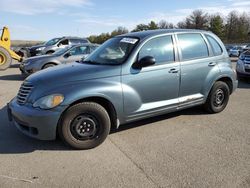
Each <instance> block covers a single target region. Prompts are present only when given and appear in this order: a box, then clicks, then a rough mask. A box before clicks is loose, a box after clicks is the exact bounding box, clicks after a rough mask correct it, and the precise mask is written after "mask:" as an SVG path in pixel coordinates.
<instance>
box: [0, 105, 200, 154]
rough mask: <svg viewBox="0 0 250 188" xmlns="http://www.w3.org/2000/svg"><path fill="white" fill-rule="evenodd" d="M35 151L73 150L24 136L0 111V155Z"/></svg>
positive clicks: (140, 123)
mask: <svg viewBox="0 0 250 188" xmlns="http://www.w3.org/2000/svg"><path fill="white" fill-rule="evenodd" d="M202 114H205V112H204V111H202V110H200V109H199V108H192V109H188V110H183V111H179V112H174V113H170V114H165V115H161V116H157V117H153V118H148V119H145V120H141V121H137V122H133V123H130V124H126V125H123V126H120V128H119V129H117V130H112V131H111V132H110V134H114V133H117V132H121V131H125V130H128V129H132V128H136V127H140V126H146V125H147V124H150V123H154V122H157V121H162V120H165V119H169V118H174V117H176V116H180V115H202ZM36 150H48V151H53V150H55V151H58V150H62V151H70V150H73V149H72V148H70V147H67V146H65V145H64V144H63V142H62V141H61V140H59V139H57V140H55V141H41V140H36V139H33V138H30V137H28V136H25V135H24V134H22V133H21V132H19V131H18V130H17V128H16V127H15V126H14V125H13V124H11V123H10V122H9V120H8V115H7V107H6V106H5V107H3V108H2V109H0V154H19V153H31V152H34V151H36Z"/></svg>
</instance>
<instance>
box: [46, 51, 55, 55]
mask: <svg viewBox="0 0 250 188" xmlns="http://www.w3.org/2000/svg"><path fill="white" fill-rule="evenodd" d="M53 53H54V51H48V52H46V53H45V54H47V55H51V54H53Z"/></svg>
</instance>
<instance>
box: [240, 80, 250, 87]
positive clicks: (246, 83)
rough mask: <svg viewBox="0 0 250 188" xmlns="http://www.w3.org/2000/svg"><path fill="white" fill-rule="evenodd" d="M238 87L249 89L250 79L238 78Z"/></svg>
mask: <svg viewBox="0 0 250 188" xmlns="http://www.w3.org/2000/svg"><path fill="white" fill-rule="evenodd" d="M238 88H241V89H250V79H248V80H239V83H238Z"/></svg>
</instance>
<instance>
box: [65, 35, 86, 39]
mask: <svg viewBox="0 0 250 188" xmlns="http://www.w3.org/2000/svg"><path fill="white" fill-rule="evenodd" d="M61 38H62V39H84V40H87V38H84V37H73V36H63V37H61Z"/></svg>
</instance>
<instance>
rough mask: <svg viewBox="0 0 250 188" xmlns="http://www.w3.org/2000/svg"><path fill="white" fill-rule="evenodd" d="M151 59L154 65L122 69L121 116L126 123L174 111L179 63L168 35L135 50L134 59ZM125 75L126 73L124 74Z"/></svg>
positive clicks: (176, 101) (177, 89) (176, 99)
mask: <svg viewBox="0 0 250 188" xmlns="http://www.w3.org/2000/svg"><path fill="white" fill-rule="evenodd" d="M146 56H152V57H154V58H155V60H156V63H155V65H152V66H148V67H144V68H141V69H136V68H133V66H132V65H131V67H129V71H127V70H125V69H126V68H123V69H124V70H123V73H122V87H123V95H124V113H125V116H126V119H128V121H130V120H134V119H140V118H142V117H146V116H151V115H156V114H160V113H162V112H166V111H171V110H173V109H176V107H177V105H178V93H179V69H180V67H179V62H177V61H175V50H174V45H173V38H172V36H171V35H166V36H160V37H156V38H152V39H150V40H148V41H147V42H146V43H145V44H144V45H143V46H142V47H141V49H140V50H139V53H138V58H137V59H138V60H140V59H141V58H143V57H146ZM126 71H127V72H128V73H127V72H126Z"/></svg>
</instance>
